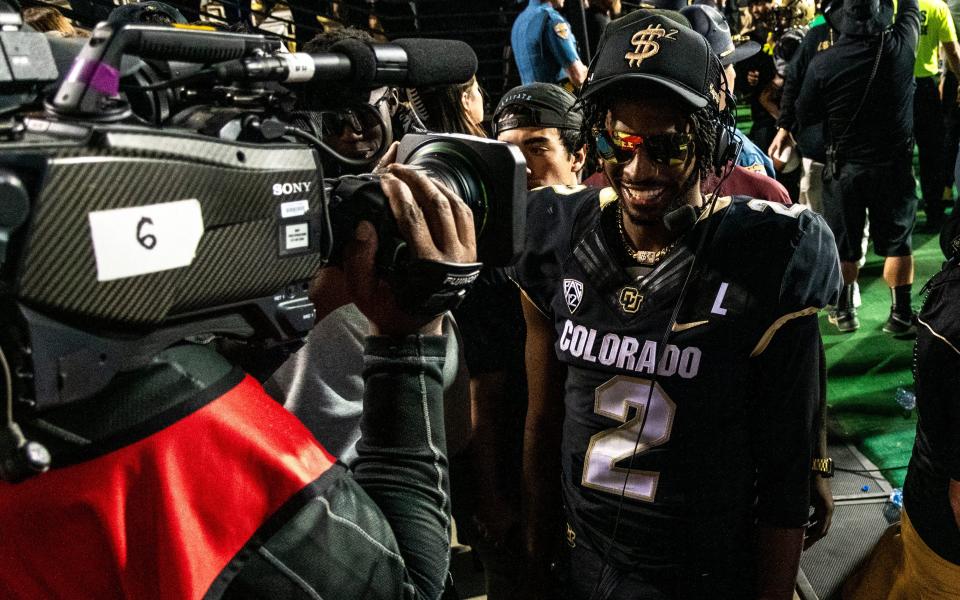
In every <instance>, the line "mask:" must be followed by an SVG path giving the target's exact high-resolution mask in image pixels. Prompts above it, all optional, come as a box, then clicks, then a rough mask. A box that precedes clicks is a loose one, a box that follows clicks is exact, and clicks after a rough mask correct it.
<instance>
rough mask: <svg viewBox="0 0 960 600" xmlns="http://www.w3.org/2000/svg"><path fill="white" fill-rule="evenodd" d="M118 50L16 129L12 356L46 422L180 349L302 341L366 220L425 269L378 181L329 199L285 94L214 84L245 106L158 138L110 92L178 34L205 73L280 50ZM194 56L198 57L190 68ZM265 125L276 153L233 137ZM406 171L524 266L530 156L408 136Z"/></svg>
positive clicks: (226, 41) (98, 40)
mask: <svg viewBox="0 0 960 600" xmlns="http://www.w3.org/2000/svg"><path fill="white" fill-rule="evenodd" d="M141 30H142V31H141ZM116 33H117V35H116V36H114V35H113V34H112V33H111V32H110V31H109V27H104V26H101V27H98V31H97V32H95V35H94V37H93V38H92V39H91V41H90V42H89V43H88V45H87V46H86V47H85V48H84V50H83V51H81V54H80V55H79V56H78V58H77V62H75V63H74V68H73V69H71V72H70V73H69V74H68V75H67V77H66V78H65V80H64V81H63V83H62V84H60V86H59V88H58V89H57V91H56V93H55V94H53V95H51V96H49V97H47V103H46V105H45V106H46V111H45V114H44V113H43V112H38V111H37V110H36V108H37V105H36V104H34V105H32V106H30V107H26V108H25V109H24V110H23V111H22V112H21V114H20V115H18V116H16V117H14V119H13V120H12V121H11V122H10V123H7V124H0V197H2V202H0V305H2V307H3V308H2V310H3V311H4V314H6V315H7V318H5V319H3V321H2V327H0V346H2V347H3V348H4V349H6V355H7V356H8V357H9V359H10V362H11V364H12V366H13V371H14V372H15V373H17V374H19V375H20V376H19V377H15V378H14V379H15V381H13V387H14V390H15V394H14V395H15V397H16V399H17V400H19V403H18V404H19V406H20V409H24V408H25V407H26V408H29V410H30V411H31V413H32V412H36V411H41V412H42V411H44V410H47V409H51V408H56V407H59V406H63V405H65V404H68V403H71V402H74V401H77V400H81V399H83V398H88V397H90V396H92V395H94V394H96V393H97V392H98V391H100V390H102V389H104V388H105V387H106V386H107V385H108V384H109V383H110V381H111V380H112V379H113V378H114V377H115V376H116V375H117V374H118V373H122V372H128V371H133V370H136V369H138V368H142V367H143V366H145V365H147V364H149V363H150V361H151V360H152V358H153V357H154V356H155V355H156V354H157V353H159V352H161V351H162V350H163V349H165V348H167V347H169V346H170V345H172V344H176V343H179V342H181V341H183V340H194V341H196V340H200V341H206V340H210V339H212V338H215V337H220V336H223V337H229V338H235V339H241V340H244V341H245V342H246V343H249V344H252V345H254V346H257V347H262V348H270V347H273V346H277V345H281V344H290V343H294V344H295V343H297V342H299V341H300V340H301V339H302V338H303V336H305V335H306V333H307V332H308V331H309V330H310V329H311V328H312V326H313V324H314V321H315V311H314V308H313V305H312V303H311V302H310V300H309V298H308V297H307V289H308V284H309V282H310V280H311V278H312V277H313V275H314V274H315V273H316V271H317V270H318V269H319V268H321V267H323V266H324V265H327V264H328V263H330V262H331V261H336V260H337V259H338V258H337V257H338V256H339V254H340V251H341V249H342V246H343V244H344V243H345V242H346V240H348V239H350V237H351V236H352V232H353V229H354V228H355V226H356V223H357V221H358V220H359V219H360V218H366V219H370V220H372V221H374V223H375V225H376V226H377V227H378V229H379V230H380V233H381V236H380V238H381V244H382V248H381V252H380V254H379V257H378V266H379V267H380V268H381V269H382V270H383V271H384V272H385V273H386V274H387V275H391V274H392V275H393V276H394V277H395V276H396V275H397V274H398V273H403V269H402V268H398V267H402V262H403V261H404V260H406V259H407V258H408V257H407V256H406V254H405V252H404V244H403V242H402V240H401V239H400V237H399V235H397V233H396V228H395V225H393V223H392V217H391V216H390V213H389V209H388V207H387V204H386V201H385V197H384V196H383V194H382V191H380V189H379V183H378V182H377V181H376V176H373V175H360V176H348V177H344V178H341V179H339V180H326V181H325V180H324V178H323V169H322V163H321V160H320V155H319V151H321V150H322V149H323V148H322V147H318V146H317V145H315V144H308V143H302V142H301V138H298V137H295V136H289V135H280V133H282V132H284V131H289V128H286V129H285V127H286V126H284V119H285V117H286V116H287V115H285V114H284V109H283V107H278V105H277V104H276V102H275V101H274V100H275V99H276V98H277V97H278V92H277V88H276V86H272V87H270V86H266V87H265V86H260V85H252V86H241V88H242V89H243V91H244V93H243V94H240V93H236V90H237V89H240V88H237V87H236V85H235V84H234V83H232V82H214V87H216V86H217V85H221V84H222V85H223V86H224V87H225V89H227V90H228V92H229V93H225V94H220V95H219V96H218V97H219V98H220V99H221V101H220V103H219V104H217V105H204V106H199V107H191V108H192V109H200V112H199V113H198V112H196V111H195V110H193V111H191V110H189V109H188V110H187V111H184V112H185V113H190V114H201V113H202V114H204V115H205V116H204V118H203V119H198V120H191V119H190V118H183V116H182V114H183V113H182V114H181V116H180V118H178V117H177V116H176V115H173V116H171V118H170V119H169V123H166V124H161V125H162V126H157V125H155V124H153V123H155V119H154V117H155V115H150V116H144V117H143V118H137V115H135V114H132V112H131V111H132V109H131V105H130V104H128V103H126V102H125V101H124V98H123V96H124V95H123V94H120V95H111V94H108V93H105V92H104V91H103V87H104V86H102V85H100V86H99V87H97V85H95V84H96V81H97V80H96V77H97V76H96V74H95V73H94V71H96V72H100V71H104V72H106V73H108V74H109V73H112V71H111V70H110V69H109V68H107V67H106V66H104V65H108V64H112V63H117V64H119V60H120V58H122V57H123V56H124V55H125V51H126V50H129V49H130V48H134V49H136V48H140V49H142V50H144V54H146V55H149V56H150V57H151V58H153V59H157V58H158V57H159V56H161V55H162V51H165V49H167V48H170V47H173V46H174V42H176V41H177V40H179V39H180V37H179V36H186V38H190V39H193V38H197V39H202V40H203V43H202V44H199V45H198V46H197V47H198V48H200V50H202V52H201V55H202V57H203V59H202V60H201V59H196V61H197V62H205V63H209V62H210V61H211V60H219V59H230V60H235V59H236V58H237V56H240V55H251V56H264V52H265V50H264V49H265V48H266V49H269V48H272V47H273V45H272V43H268V42H265V41H263V40H260V39H259V38H258V39H252V38H254V37H257V36H246V35H240V36H231V35H230V34H222V33H217V34H216V35H212V36H211V37H209V38H200V37H198V36H201V35H203V34H204V33H205V32H197V31H176V30H164V31H158V30H157V28H152V27H144V26H133V27H126V28H121V29H120V30H119V32H116ZM186 38H184V39H186ZM115 39H121V40H125V41H124V43H123V47H121V48H119V49H118V47H117V44H114V43H112V42H113V41H114V40H115ZM131 40H133V41H131ZM184 43H185V42H184ZM137 44H139V46H137ZM221 44H222V45H223V51H222V52H221V51H220V45H221ZM194 51H195V50H191V49H189V48H184V47H183V46H182V44H181V45H180V46H178V50H177V52H176V53H175V54H176V58H177V59H178V60H191V59H192V58H191V57H192V55H191V52H194ZM108 59H109V60H108ZM338 60H339V59H338ZM340 62H343V61H342V60H341V61H340ZM91 65H97V66H96V68H95V69H94V67H93V66H91ZM341 67H342V65H339V66H338V67H337V68H338V69H340V68H341ZM341 70H342V69H341ZM101 83H102V82H101ZM196 85H198V86H200V87H203V86H206V87H209V86H210V82H209V81H207V80H204V81H200V82H198V83H197V84H196ZM116 89H117V90H119V87H117V88H116ZM181 91H182V90H181ZM187 91H189V90H187ZM261 93H262V96H261V95H260V94H261ZM214 96H216V94H214ZM178 97H182V98H189V97H191V95H190V94H189V93H180V94H178ZM197 97H203V98H205V99H207V98H209V97H210V94H206V95H201V96H197ZM237 98H242V105H238V104H235V103H233V99H237ZM38 99H39V96H38ZM258 99H260V100H262V101H263V103H262V104H260V105H258ZM238 102H239V100H238ZM333 108H335V107H333ZM100 109H102V111H101V112H99V113H98V112H97V111H98V110H100ZM131 115H132V116H131ZM221 116H222V118H220V117H221ZM251 116H255V117H256V119H251V118H250V117H251ZM268 119H269V120H270V122H271V123H272V126H274V129H273V130H272V131H273V133H272V134H271V135H270V136H269V137H267V135H266V133H264V132H265V131H266V128H263V129H259V128H258V129H256V133H257V135H252V136H251V135H235V133H236V131H238V130H239V129H238V128H247V127H248V125H249V124H250V123H251V122H253V121H256V123H257V124H258V125H259V124H260V123H262V122H266V121H267V120H268ZM142 123H150V124H149V125H144V124H142ZM194 123H196V124H197V125H198V126H197V127H196V128H194V129H191V128H190V126H191V125H193V124H194ZM211 123H215V124H216V126H214V127H210V124H211ZM234 125H236V127H234ZM231 131H232V132H233V133H232V134H229V135H228V134H227V133H229V132H231ZM225 132H227V133H225ZM306 137H307V138H309V136H306ZM240 140H254V141H240ZM398 162H408V163H410V164H415V165H418V166H420V167H422V168H424V169H425V170H427V171H428V172H429V173H430V174H431V175H432V176H434V177H435V178H436V179H438V180H440V181H442V182H443V183H445V184H446V185H448V187H450V188H451V189H453V190H454V191H455V192H457V193H458V194H459V195H461V197H463V198H464V200H465V201H466V202H467V203H468V204H469V205H470V206H471V208H472V209H473V211H474V215H475V219H476V225H477V233H478V236H477V237H478V249H479V254H480V257H479V258H480V260H483V261H485V262H487V263H488V264H508V263H509V262H510V261H511V259H512V257H513V256H514V255H515V254H516V253H518V252H519V251H520V249H521V244H522V231H523V220H524V215H525V207H524V202H523V200H524V199H525V196H526V191H525V188H526V186H525V164H524V161H523V158H522V155H521V154H520V153H519V151H518V150H517V149H516V148H513V147H510V146H508V145H506V144H501V143H497V142H492V141H489V140H480V139H477V138H471V137H469V136H446V135H437V136H411V137H410V138H409V139H406V138H405V139H404V142H403V144H402V145H401V148H400V158H399V160H398ZM371 167H372V165H371ZM388 280H389V277H388Z"/></svg>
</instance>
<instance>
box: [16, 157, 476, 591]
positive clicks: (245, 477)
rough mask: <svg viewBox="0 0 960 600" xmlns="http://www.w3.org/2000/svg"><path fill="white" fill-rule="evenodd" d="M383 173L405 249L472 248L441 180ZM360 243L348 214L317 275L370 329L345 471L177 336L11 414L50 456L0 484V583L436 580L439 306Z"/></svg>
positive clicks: (442, 504)
mask: <svg viewBox="0 0 960 600" xmlns="http://www.w3.org/2000/svg"><path fill="white" fill-rule="evenodd" d="M381 187H382V189H383V192H384V193H385V195H386V197H387V199H388V201H389V204H390V207H391V209H392V211H393V213H394V215H395V216H396V219H397V223H398V228H399V230H400V232H401V234H402V235H403V237H404V238H405V239H406V240H407V242H408V244H409V245H410V247H411V249H412V252H413V255H414V256H415V257H417V258H421V259H426V260H433V261H446V262H453V263H463V262H472V261H474V260H475V257H476V241H475V235H474V227H473V224H472V216H471V213H470V210H469V208H468V207H467V206H466V205H465V204H464V203H463V202H461V201H460V200H459V199H458V198H457V197H456V196H455V195H454V194H452V193H451V192H449V191H447V190H446V189H445V188H443V187H440V186H437V185H435V184H434V183H432V182H431V181H430V180H429V179H428V178H427V177H426V176H424V175H423V174H421V173H419V172H415V171H414V170H412V169H409V168H406V167H403V166H399V165H392V166H391V167H390V168H389V173H387V174H384V175H383V178H382V180H381ZM377 242H378V240H377V234H376V232H375V230H374V229H373V227H372V226H371V225H370V224H369V223H366V222H361V223H360V224H359V226H358V227H357V229H356V235H355V239H354V240H353V241H352V242H350V243H348V244H347V247H346V250H345V258H344V262H343V267H342V268H339V267H338V268H329V269H325V270H324V271H322V272H321V274H320V275H319V281H320V283H321V285H322V286H323V287H325V288H329V289H331V290H338V291H339V292H342V293H344V294H345V297H346V298H348V299H349V300H351V301H352V302H354V303H355V304H356V305H357V306H358V307H359V308H360V309H361V310H362V311H363V312H364V314H365V315H366V316H367V318H368V319H369V322H370V324H371V331H370V332H371V333H372V334H374V336H373V337H369V338H367V340H366V344H365V370H364V377H365V383H366V389H365V398H364V400H365V402H364V403H365V407H364V411H363V417H362V421H361V429H362V431H363V438H362V440H361V441H360V443H359V444H358V446H357V452H358V458H357V461H356V463H355V465H354V468H353V473H352V475H351V473H349V472H348V471H347V469H346V468H345V467H344V466H343V465H341V464H339V463H338V464H334V463H333V460H332V458H331V457H330V456H329V454H327V453H326V451H325V450H324V449H323V448H322V447H321V446H320V445H319V444H318V443H317V442H316V441H315V440H314V438H313V437H312V436H311V435H310V434H309V432H308V431H307V430H306V429H305V428H304V427H303V426H302V425H301V424H300V423H299V422H298V421H297V420H296V419H295V418H294V417H293V416H292V415H290V414H289V413H288V412H287V411H285V410H283V408H282V407H280V406H279V405H278V404H277V403H275V402H274V401H273V400H271V399H270V398H269V397H268V396H267V395H266V394H265V393H264V392H263V391H262V389H261V388H260V387H259V386H258V385H257V384H256V382H255V381H254V380H253V379H252V378H251V377H249V376H244V375H243V373H242V372H240V371H239V370H237V369H236V368H234V367H232V366H231V365H229V364H227V363H226V361H225V360H223V359H222V358H221V357H219V356H218V355H216V354H214V353H213V352H212V351H211V350H210V349H209V348H208V347H206V346H203V345H197V344H190V343H182V344H180V345H177V346H174V347H171V348H168V349H167V350H165V351H164V352H162V353H161V354H160V355H158V356H157V357H156V359H155V360H154V362H153V364H151V365H150V366H149V367H147V368H143V369H140V370H138V371H136V372H131V373H124V374H122V375H120V376H118V377H117V378H116V379H115V380H114V382H113V383H111V386H110V387H109V388H107V389H106V390H105V391H104V392H101V393H99V394H97V395H95V396H94V397H92V398H90V399H88V400H84V401H78V402H76V403H73V404H68V405H66V406H63V407H61V408H56V409H52V410H50V411H48V412H46V413H44V419H43V422H42V425H43V429H39V428H37V427H25V429H29V430H30V431H29V434H30V437H31V439H35V440H40V441H42V442H43V443H44V444H47V447H48V448H50V449H51V451H52V454H53V456H54V458H55V461H54V462H55V465H56V468H54V469H53V470H51V471H49V472H47V473H45V474H41V475H38V476H35V477H33V478H31V479H28V480H26V481H24V482H22V483H18V484H8V483H0V514H3V515H4V520H3V523H2V530H3V536H2V537H0V556H3V558H4V568H3V569H0V596H2V597H4V598H24V599H34V598H41V597H61V598H67V597H77V595H78V594H82V595H83V596H85V597H118V596H120V597H131V598H138V599H150V598H171V599H174V598H176V599H179V598H199V597H207V598H218V597H219V598H278V599H285V598H319V597H323V598H351V599H352V598H437V597H439V596H440V594H441V592H442V589H443V582H444V578H445V576H446V573H447V566H448V561H449V555H448V544H449V540H448V529H449V508H450V503H449V497H448V492H447V490H448V481H447V460H446V443H445V434H444V428H443V422H442V414H443V413H442V409H441V407H440V401H441V390H440V372H441V368H442V366H443V360H444V359H443V346H444V343H443V340H442V339H441V338H439V337H437V336H438V335H439V333H440V317H439V315H432V314H428V315H425V316H414V315H413V314H410V313H405V312H402V311H401V310H400V309H398V308H397V304H396V303H395V301H394V298H393V295H392V292H391V290H390V288H389V286H388V285H387V284H386V283H385V282H384V281H382V280H381V279H379V278H378V277H377V274H376V271H375V269H374V255H375V252H376V248H377ZM3 364H4V366H6V361H5V360H4V363H3ZM5 370H6V371H7V372H6V376H7V378H8V382H9V378H10V373H9V370H8V369H6V368H5ZM8 385H9V384H8ZM8 391H9V390H8ZM64 430H68V431H70V432H73V434H72V435H71V436H69V437H66V438H65V437H64V436H62V435H59V436H58V435H53V434H51V433H50V432H63V431H64ZM41 524H42V526H38V525H41Z"/></svg>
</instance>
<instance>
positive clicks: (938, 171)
mask: <svg viewBox="0 0 960 600" xmlns="http://www.w3.org/2000/svg"><path fill="white" fill-rule="evenodd" d="M913 134H914V137H915V138H916V140H917V149H918V150H919V151H920V190H921V192H922V194H923V207H924V210H925V211H926V213H927V217H928V218H929V217H931V216H935V217H936V216H940V215H942V214H943V202H942V199H943V186H944V183H945V182H946V177H945V176H944V171H945V164H946V163H945V162H944V156H943V140H944V127H943V110H942V107H941V104H940V93H939V91H938V90H937V80H936V78H935V77H918V78H917V91H916V93H915V94H914V96H913Z"/></svg>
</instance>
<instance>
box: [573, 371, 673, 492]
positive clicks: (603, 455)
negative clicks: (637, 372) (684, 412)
mask: <svg viewBox="0 0 960 600" xmlns="http://www.w3.org/2000/svg"><path fill="white" fill-rule="evenodd" d="M630 407H633V408H634V409H635V410H636V414H635V415H634V416H633V418H632V419H630V420H627V415H628V414H629V411H630ZM593 410H594V412H595V413H597V414H598V415H603V416H605V417H610V418H611V419H615V420H617V421H620V422H622V423H623V425H620V426H619V427H613V428H611V429H606V430H604V431H601V432H600V433H598V434H596V435H594V436H593V437H591V438H590V445H589V446H588V447H587V454H586V456H585V457H584V459H583V478H582V479H581V481H580V483H581V485H583V486H585V487H588V488H592V489H595V490H600V491H604V492H609V493H611V494H616V495H617V496H619V495H620V494H621V493H623V494H624V495H626V496H628V497H630V498H634V499H636V500H643V501H645V502H653V499H654V496H656V493H657V482H658V481H659V479H660V474H659V473H658V472H657V471H640V470H636V469H631V470H630V472H629V474H628V473H627V469H626V468H624V467H618V466H616V465H617V463H618V462H620V461H622V460H624V459H628V458H630V456H631V455H634V454H635V455H636V456H639V455H641V454H644V453H645V452H647V451H649V450H650V449H652V448H655V447H656V446H659V445H661V444H665V443H666V442H667V441H668V440H669V439H670V434H671V432H672V431H673V417H674V415H675V414H676V412H677V405H676V404H674V402H673V400H671V399H670V397H669V396H667V394H666V392H664V391H663V388H661V387H660V386H659V385H655V386H654V389H653V393H650V382H649V381H648V380H646V379H638V378H636V377H626V376H623V375H618V376H616V377H614V378H612V379H610V380H609V381H607V382H606V383H604V384H603V385H601V386H600V387H598V388H597V390H596V392H595V399H594V407H593ZM638 435H639V438H640V442H639V443H637V437H638ZM634 449H636V452H634ZM624 483H626V488H624Z"/></svg>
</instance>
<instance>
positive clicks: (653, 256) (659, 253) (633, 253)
mask: <svg viewBox="0 0 960 600" xmlns="http://www.w3.org/2000/svg"><path fill="white" fill-rule="evenodd" d="M617 229H618V230H619V231H620V241H621V242H622V243H623V249H624V250H626V251H627V256H629V257H631V258H632V259H633V260H635V261H637V262H638V263H640V264H641V265H648V266H652V265H655V264H657V263H658V262H660V260H661V259H663V257H664V256H666V255H667V254H669V253H670V251H671V250H673V248H674V247H675V246H676V245H677V242H679V241H680V238H677V239H675V240H673V241H672V242H670V244H669V245H668V246H665V247H663V248H661V249H659V250H634V249H633V246H632V245H631V244H630V241H629V240H628V239H627V234H626V232H625V231H624V230H623V209H621V208H620V207H619V206H618V207H617Z"/></svg>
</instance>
